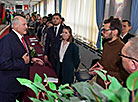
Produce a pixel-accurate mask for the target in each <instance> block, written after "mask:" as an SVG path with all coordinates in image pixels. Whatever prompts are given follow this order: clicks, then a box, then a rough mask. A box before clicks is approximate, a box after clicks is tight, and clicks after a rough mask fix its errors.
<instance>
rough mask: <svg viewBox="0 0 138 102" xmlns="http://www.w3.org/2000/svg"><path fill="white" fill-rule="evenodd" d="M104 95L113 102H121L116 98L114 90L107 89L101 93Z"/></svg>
mask: <svg viewBox="0 0 138 102" xmlns="http://www.w3.org/2000/svg"><path fill="white" fill-rule="evenodd" d="M101 93H102V94H103V95H105V96H106V97H107V98H108V100H111V101H112V102H120V100H119V99H118V98H117V97H116V95H115V93H114V92H113V91H112V90H109V89H106V90H103V91H101Z"/></svg>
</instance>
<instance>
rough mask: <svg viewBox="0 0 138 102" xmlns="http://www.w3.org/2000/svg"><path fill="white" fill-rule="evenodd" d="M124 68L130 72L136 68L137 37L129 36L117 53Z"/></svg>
mask: <svg viewBox="0 0 138 102" xmlns="http://www.w3.org/2000/svg"><path fill="white" fill-rule="evenodd" d="M119 55H120V56H121V58H122V64H123V67H124V68H125V70H126V71H127V72H128V73H129V74H131V73H133V72H135V71H137V70H138V37H134V38H131V39H130V40H129V41H128V42H127V43H126V44H125V46H124V47H123V48H122V50H121V53H120V54H119Z"/></svg>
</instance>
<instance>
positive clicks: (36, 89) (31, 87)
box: [25, 84, 40, 96]
mask: <svg viewBox="0 0 138 102" xmlns="http://www.w3.org/2000/svg"><path fill="white" fill-rule="evenodd" d="M25 86H27V87H29V88H30V89H32V90H33V91H34V92H35V94H36V96H38V95H39V94H38V92H39V91H40V90H39V89H38V88H37V87H36V86H35V85H33V84H25Z"/></svg>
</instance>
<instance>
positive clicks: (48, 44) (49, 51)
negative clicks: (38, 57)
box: [44, 13, 63, 70]
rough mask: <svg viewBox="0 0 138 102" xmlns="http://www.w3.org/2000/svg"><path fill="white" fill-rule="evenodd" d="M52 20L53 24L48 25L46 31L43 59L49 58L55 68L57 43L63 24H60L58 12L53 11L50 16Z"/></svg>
mask: <svg viewBox="0 0 138 102" xmlns="http://www.w3.org/2000/svg"><path fill="white" fill-rule="evenodd" d="M52 22H53V24H54V26H53V27H50V28H49V29H48V31H47V37H46V41H45V52H44V54H45V56H44V60H45V62H47V61H48V60H49V61H50V63H51V64H52V67H53V68H54V70H55V68H56V63H57V44H58V42H59V40H60V38H61V33H62V30H63V25H62V24H61V15H60V14H59V13H55V14H54V15H53V17H52Z"/></svg>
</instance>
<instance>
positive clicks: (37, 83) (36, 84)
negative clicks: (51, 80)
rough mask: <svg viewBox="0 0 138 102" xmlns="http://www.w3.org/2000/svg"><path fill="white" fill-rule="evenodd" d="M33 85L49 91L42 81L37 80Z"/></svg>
mask: <svg viewBox="0 0 138 102" xmlns="http://www.w3.org/2000/svg"><path fill="white" fill-rule="evenodd" d="M33 85H35V86H36V87H37V88H39V89H41V90H43V91H45V92H47V89H46V88H45V86H44V85H43V84H42V83H39V82H36V83H33Z"/></svg>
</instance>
